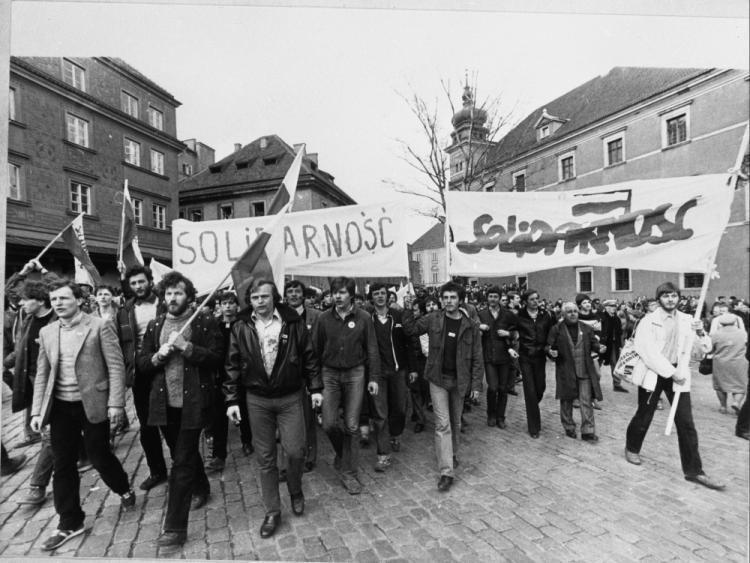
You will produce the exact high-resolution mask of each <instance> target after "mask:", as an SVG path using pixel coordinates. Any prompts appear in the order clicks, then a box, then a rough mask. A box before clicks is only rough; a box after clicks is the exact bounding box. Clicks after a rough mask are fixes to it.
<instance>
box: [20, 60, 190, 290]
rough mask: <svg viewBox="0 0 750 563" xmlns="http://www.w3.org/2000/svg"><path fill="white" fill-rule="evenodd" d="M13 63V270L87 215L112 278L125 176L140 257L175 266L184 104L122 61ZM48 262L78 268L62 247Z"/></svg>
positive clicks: (93, 245)
mask: <svg viewBox="0 0 750 563" xmlns="http://www.w3.org/2000/svg"><path fill="white" fill-rule="evenodd" d="M10 69H11V76H10V92H9V103H10V125H9V142H8V160H9V165H8V167H9V176H10V189H9V192H10V197H9V199H8V216H7V248H6V268H7V270H8V273H10V272H13V271H15V270H17V269H18V268H20V266H21V265H22V264H23V263H25V262H26V261H27V260H29V259H30V258H32V257H34V256H35V255H36V254H37V253H38V252H39V251H40V250H41V249H42V248H43V247H44V246H45V245H46V244H47V243H48V242H49V241H50V240H51V239H52V238H53V237H54V236H55V234H57V233H58V232H59V231H60V230H61V229H63V228H64V227H65V225H66V224H67V223H69V222H70V221H71V220H72V219H73V218H74V217H75V216H77V215H78V214H79V213H80V212H84V213H85V216H84V229H85V232H86V240H87V243H88V248H89V251H90V253H91V257H92V259H93V261H94V263H95V264H96V265H97V267H98V268H99V271H100V272H101V273H102V275H103V276H104V277H105V279H108V280H109V281H114V280H115V279H116V278H117V272H116V254H117V245H118V236H119V231H120V217H121V205H122V189H123V183H124V180H125V179H127V180H128V183H129V189H130V192H131V196H132V197H133V198H134V201H135V205H136V215H137V220H138V222H139V225H140V226H139V228H138V237H139V242H140V247H141V250H142V252H143V255H144V258H146V259H147V260H148V258H150V257H155V258H157V259H158V260H160V261H165V262H171V234H170V232H169V227H170V224H171V222H172V220H173V219H174V218H176V217H177V208H178V206H177V179H178V175H177V172H178V169H177V156H178V153H180V152H181V151H182V150H184V149H185V146H184V145H183V144H182V143H181V142H180V141H179V140H178V139H177V138H176V116H175V110H176V108H177V107H178V106H179V105H180V102H179V101H177V100H176V99H175V98H174V96H172V94H170V93H169V92H167V91H166V90H164V89H163V88H161V87H160V86H158V85H157V84H155V83H154V82H153V81H152V80H150V79H149V78H147V77H145V76H143V75H142V74H141V73H140V72H138V71H137V70H135V69H134V68H132V67H131V66H129V65H128V64H127V63H125V62H124V61H122V60H120V59H116V58H110V57H93V58H47V57H33V58H26V57H24V58H19V57H12V58H11V65H10ZM43 262H44V264H45V266H47V267H48V268H50V269H54V270H56V271H58V272H62V273H66V274H71V273H72V271H73V258H72V256H71V255H70V254H69V253H68V252H67V250H65V249H64V248H63V246H62V244H61V243H57V244H56V245H55V246H54V247H53V248H52V249H51V250H50V251H49V252H48V253H47V254H46V255H45V257H44V259H43Z"/></svg>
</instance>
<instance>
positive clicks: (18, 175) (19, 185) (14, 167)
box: [8, 161, 23, 201]
mask: <svg viewBox="0 0 750 563" xmlns="http://www.w3.org/2000/svg"><path fill="white" fill-rule="evenodd" d="M11 170H15V173H11ZM14 177H15V180H16V186H15V187H16V191H17V195H18V197H14V196H13V178H14ZM8 199H12V200H14V201H23V182H22V181H21V165H20V164H16V163H15V162H10V161H8Z"/></svg>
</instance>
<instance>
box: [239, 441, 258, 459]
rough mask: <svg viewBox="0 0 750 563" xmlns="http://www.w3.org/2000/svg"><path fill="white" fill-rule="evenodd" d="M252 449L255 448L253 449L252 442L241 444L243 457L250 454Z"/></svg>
mask: <svg viewBox="0 0 750 563" xmlns="http://www.w3.org/2000/svg"><path fill="white" fill-rule="evenodd" d="M254 451H255V450H254V449H253V445H252V444H247V443H246V444H242V454H243V455H244V456H245V457H248V456H250V455H252V453H253V452H254Z"/></svg>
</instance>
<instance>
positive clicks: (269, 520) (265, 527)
mask: <svg viewBox="0 0 750 563" xmlns="http://www.w3.org/2000/svg"><path fill="white" fill-rule="evenodd" d="M279 524H281V514H266V517H265V518H263V523H262V524H261V525H260V537H262V538H270V537H271V536H272V535H274V533H276V528H278V527H279Z"/></svg>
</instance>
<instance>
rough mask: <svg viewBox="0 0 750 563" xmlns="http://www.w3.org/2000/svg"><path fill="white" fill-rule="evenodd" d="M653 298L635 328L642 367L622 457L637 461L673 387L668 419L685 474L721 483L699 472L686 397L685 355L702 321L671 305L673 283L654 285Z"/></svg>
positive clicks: (718, 487)
mask: <svg viewBox="0 0 750 563" xmlns="http://www.w3.org/2000/svg"><path fill="white" fill-rule="evenodd" d="M656 300H657V302H658V303H659V308H658V309H657V310H656V311H654V312H652V313H648V314H647V315H646V316H644V317H643V318H642V319H641V322H640V323H639V324H638V327H637V328H636V331H635V350H636V352H638V355H639V356H640V357H641V359H642V360H643V362H644V363H645V364H646V367H647V368H648V371H647V372H646V374H645V376H644V377H643V380H642V381H639V382H638V385H639V387H638V410H637V411H636V413H635V415H634V416H633V419H632V420H631V421H630V424H629V425H628V430H627V438H626V443H625V459H627V461H628V462H630V463H632V464H634V465H640V464H641V457H640V455H639V454H640V451H641V446H642V445H643V440H644V439H645V438H646V433H647V432H648V429H649V426H651V421H652V420H653V418H654V411H655V410H656V404H657V401H658V399H659V397H660V396H661V394H662V391H663V392H664V394H665V395H666V396H667V400H668V401H669V402H670V403H671V402H672V401H673V400H674V399H675V392H676V391H678V390H679V391H680V395H679V401H678V403H677V410H676V412H675V417H674V425H675V427H676V428H677V442H678V443H679V448H680V459H681V461H682V472H683V473H684V475H685V479H687V480H688V481H692V482H694V483H698V484H700V485H703V486H704V487H708V488H709V489H716V490H721V489H724V487H725V485H723V484H721V483H718V482H716V481H713V480H711V479H710V478H709V477H708V476H707V475H706V474H705V473H704V472H703V465H702V462H701V458H700V454H699V453H698V433H697V432H696V430H695V424H694V423H693V411H692V408H691V402H690V378H691V373H690V357H691V355H692V351H693V346H694V345H695V344H696V340H695V336H696V334H697V335H698V336H699V337H700V338H701V341H704V342H705V340H706V338H707V336H706V335H705V332H704V330H703V324H702V323H701V322H700V321H693V320H692V319H691V318H690V317H689V316H688V315H686V314H685V313H681V312H680V311H678V310H677V303H678V302H679V300H680V291H679V289H678V288H677V287H676V286H675V285H674V284H673V283H671V282H666V283H663V284H661V285H660V286H659V287H657V288H656ZM701 341H698V343H699V344H700V343H701Z"/></svg>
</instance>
